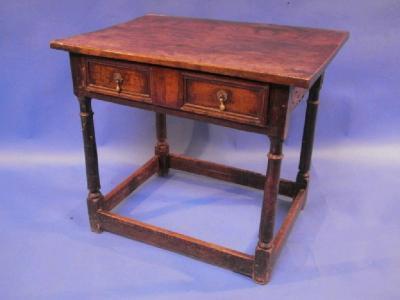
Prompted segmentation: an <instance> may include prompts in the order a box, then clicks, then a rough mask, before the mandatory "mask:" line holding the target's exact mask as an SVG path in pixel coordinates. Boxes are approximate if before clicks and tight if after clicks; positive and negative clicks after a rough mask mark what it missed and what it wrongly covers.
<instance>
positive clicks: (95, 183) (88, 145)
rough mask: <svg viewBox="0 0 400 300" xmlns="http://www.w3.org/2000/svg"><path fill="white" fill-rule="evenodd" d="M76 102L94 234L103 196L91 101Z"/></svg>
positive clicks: (85, 99)
mask: <svg viewBox="0 0 400 300" xmlns="http://www.w3.org/2000/svg"><path fill="white" fill-rule="evenodd" d="M78 100H79V107H80V116H81V124H82V135H83V145H84V149H85V163H86V179H87V188H88V190H89V194H88V197H87V206H88V212H89V221H90V227H91V229H92V231H94V232H101V228H100V225H99V222H98V219H97V215H96V211H97V210H98V209H100V208H101V205H102V201H103V195H102V194H101V192H100V176H99V167H98V159H97V147H96V137H95V133H94V124H93V111H92V106H91V99H90V98H86V97H81V98H78Z"/></svg>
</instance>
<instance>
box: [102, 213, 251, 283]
mask: <svg viewBox="0 0 400 300" xmlns="http://www.w3.org/2000/svg"><path fill="white" fill-rule="evenodd" d="M98 215H99V219H100V223H101V227H102V228H104V230H106V231H109V232H114V233H116V234H120V235H123V236H126V237H128V238H132V239H135V240H139V241H142V242H145V243H147V244H150V245H154V246H157V247H160V248H164V249H168V250H170V251H174V252H178V253H181V254H184V255H187V256H190V257H193V258H196V259H199V260H202V261H205V262H208V263H210V264H215V265H218V266H221V267H224V268H228V269H230V270H232V271H235V272H238V273H242V274H244V275H248V276H250V275H251V272H252V267H253V256H251V255H248V254H245V253H242V252H239V251H235V250H231V249H228V248H225V247H221V246H218V245H215V244H211V243H207V242H204V241H201V240H198V239H195V238H192V237H188V236H185V235H183V234H179V233H176V232H173V231H170V230H166V229H163V228H159V227H156V226H153V225H149V224H146V223H143V222H140V221H137V220H134V219H130V218H125V217H122V216H119V215H116V214H114V213H111V212H105V211H100V212H98Z"/></svg>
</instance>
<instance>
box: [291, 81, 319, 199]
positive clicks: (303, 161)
mask: <svg viewBox="0 0 400 300" xmlns="http://www.w3.org/2000/svg"><path fill="white" fill-rule="evenodd" d="M322 82H323V75H321V77H320V78H318V80H317V81H316V82H315V83H314V84H313V86H312V87H311V89H310V92H309V95H308V99H307V110H306V117H305V122H304V130H303V139H302V144H301V153H300V162H299V172H298V173H297V178H296V184H297V187H298V188H299V189H305V190H306V191H307V187H308V182H309V177H310V174H309V173H310V166H311V158H312V150H313V144H314V132H315V123H316V119H317V112H318V105H319V92H320V90H321V86H322ZM304 203H305V202H304Z"/></svg>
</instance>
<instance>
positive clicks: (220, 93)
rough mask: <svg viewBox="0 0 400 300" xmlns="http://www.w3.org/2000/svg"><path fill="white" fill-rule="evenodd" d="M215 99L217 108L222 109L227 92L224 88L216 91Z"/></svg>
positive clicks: (223, 108) (224, 107)
mask: <svg viewBox="0 0 400 300" xmlns="http://www.w3.org/2000/svg"><path fill="white" fill-rule="evenodd" d="M217 99H218V101H219V110H222V111H224V110H225V109H226V106H225V103H226V101H228V93H227V92H226V91H224V90H219V91H218V92H217Z"/></svg>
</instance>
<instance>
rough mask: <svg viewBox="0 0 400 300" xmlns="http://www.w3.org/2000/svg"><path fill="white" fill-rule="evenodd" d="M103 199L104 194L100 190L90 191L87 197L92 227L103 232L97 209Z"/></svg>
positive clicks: (97, 231) (98, 231) (94, 230)
mask: <svg viewBox="0 0 400 300" xmlns="http://www.w3.org/2000/svg"><path fill="white" fill-rule="evenodd" d="M102 200H103V195H102V194H101V193H100V192H95V193H89V195H88V198H87V205H88V212H89V222H90V228H91V230H92V231H93V232H96V233H101V232H103V230H102V229H101V226H100V222H99V219H98V216H97V211H98V210H99V209H100V207H101V201H102Z"/></svg>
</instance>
